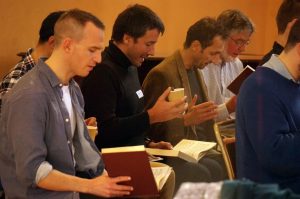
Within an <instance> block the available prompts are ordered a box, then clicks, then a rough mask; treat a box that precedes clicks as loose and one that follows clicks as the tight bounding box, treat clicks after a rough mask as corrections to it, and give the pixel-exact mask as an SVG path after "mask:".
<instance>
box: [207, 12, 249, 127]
mask: <svg viewBox="0 0 300 199" xmlns="http://www.w3.org/2000/svg"><path fill="white" fill-rule="evenodd" d="M217 21H218V23H220V24H221V25H222V26H223V28H224V30H225V31H226V32H227V33H228V35H229V37H228V39H227V41H226V44H225V50H224V52H223V53H222V56H221V58H222V59H219V60H214V63H210V64H208V65H206V67H205V68H204V69H202V70H201V71H202V73H203V76H204V81H205V84H206V86H207V90H208V97H209V99H210V100H212V101H214V102H215V103H216V104H218V105H219V106H218V117H217V118H216V120H219V121H220V120H225V119H227V118H229V117H230V116H232V117H234V116H233V114H231V113H233V112H235V106H236V96H235V95H234V94H233V93H231V92H230V91H229V90H227V86H228V84H229V83H230V82H231V81H232V80H233V79H235V77H236V76H237V75H238V74H239V73H240V72H241V71H242V70H243V63H242V62H241V60H240V59H239V58H238V56H239V55H240V54H241V53H242V52H243V51H245V48H246V46H247V45H248V44H249V43H250V37H251V35H252V33H253V32H254V25H253V23H252V22H251V20H250V19H249V18H248V17H247V16H245V15H244V14H243V13H242V12H240V11H239V10H225V11H224V12H222V13H221V14H220V15H219V17H218V19H217Z"/></svg>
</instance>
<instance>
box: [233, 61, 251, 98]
mask: <svg viewBox="0 0 300 199" xmlns="http://www.w3.org/2000/svg"><path fill="white" fill-rule="evenodd" d="M254 71H255V70H254V69H253V68H252V67H251V66H249V65H247V66H246V67H245V68H244V69H243V70H242V72H241V73H240V74H239V75H238V76H237V77H236V78H235V79H234V80H233V81H232V82H231V83H230V84H229V85H228V86H227V89H228V90H230V91H231V92H233V93H234V94H236V95H237V94H238V93H239V90H240V87H241V85H242V83H243V82H244V80H245V79H247V77H249V75H251V73H253V72H254Z"/></svg>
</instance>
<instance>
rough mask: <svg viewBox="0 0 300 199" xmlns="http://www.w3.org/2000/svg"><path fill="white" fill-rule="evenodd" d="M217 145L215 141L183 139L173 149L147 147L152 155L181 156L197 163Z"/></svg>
mask: <svg viewBox="0 0 300 199" xmlns="http://www.w3.org/2000/svg"><path fill="white" fill-rule="evenodd" d="M215 146H216V143H215V142H203V141H197V140H187V139H183V140H181V141H180V142H179V143H178V144H177V145H176V146H175V147H174V148H173V149H172V150H166V149H152V148H146V151H147V152H148V153H150V154H152V155H158V156H170V157H179V158H181V159H183V160H186V161H188V162H195V163H197V162H198V161H199V160H200V159H201V158H202V157H203V156H204V155H205V154H206V153H207V152H208V151H209V150H210V149H212V148H214V147H215Z"/></svg>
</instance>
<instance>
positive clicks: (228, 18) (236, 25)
mask: <svg viewBox="0 0 300 199" xmlns="http://www.w3.org/2000/svg"><path fill="white" fill-rule="evenodd" d="M217 21H218V23H220V25H222V26H223V29H224V30H225V31H226V32H227V33H228V34H230V33H231V32H233V31H236V32H242V31H244V30H249V31H250V33H251V34H252V33H253V32H254V24H253V23H252V21H251V20H250V19H249V17H247V16H246V15H245V14H243V13H242V12H241V11H239V10H235V9H229V10H225V11H223V12H222V13H221V14H220V15H219V16H218V18H217Z"/></svg>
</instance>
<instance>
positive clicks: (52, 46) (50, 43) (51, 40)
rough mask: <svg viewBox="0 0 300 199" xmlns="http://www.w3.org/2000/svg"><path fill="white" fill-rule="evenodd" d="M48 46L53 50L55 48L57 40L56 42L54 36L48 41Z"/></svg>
mask: <svg viewBox="0 0 300 199" xmlns="http://www.w3.org/2000/svg"><path fill="white" fill-rule="evenodd" d="M47 42H48V45H49V46H50V47H51V48H52V49H53V48H54V44H55V40H54V36H53V35H52V36H50V37H49V39H48V41H47Z"/></svg>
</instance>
